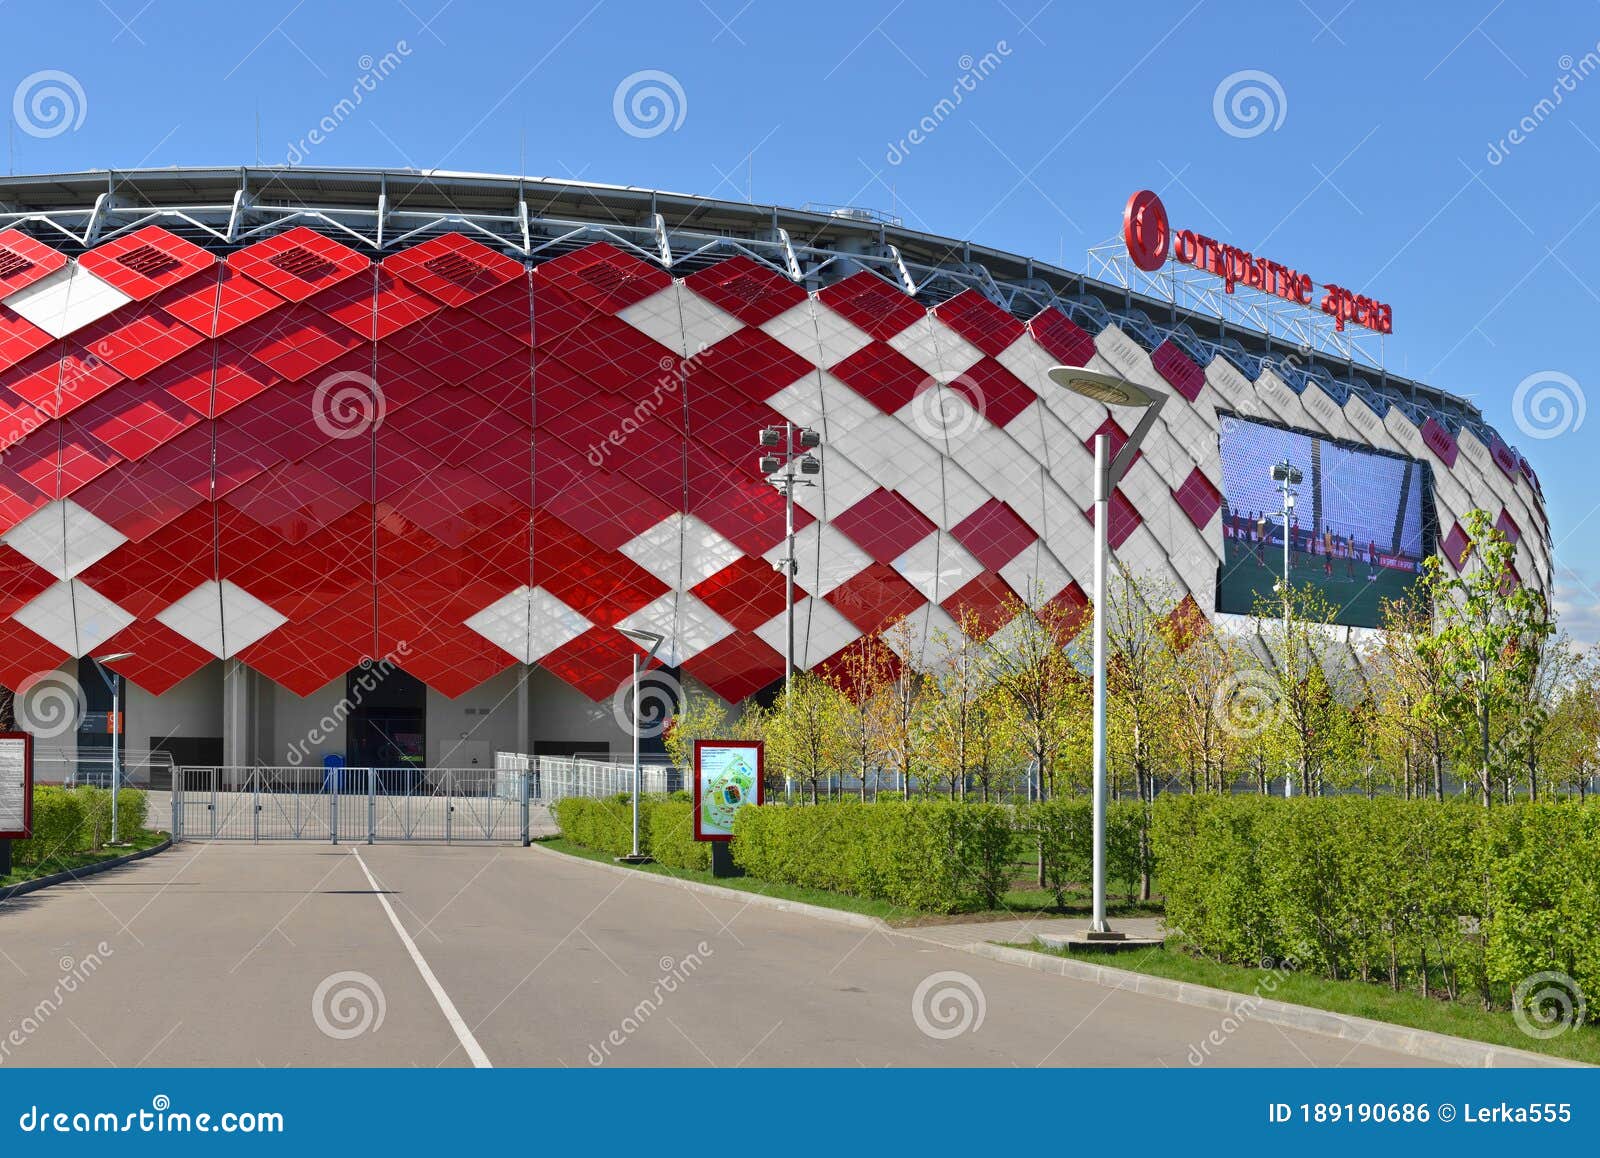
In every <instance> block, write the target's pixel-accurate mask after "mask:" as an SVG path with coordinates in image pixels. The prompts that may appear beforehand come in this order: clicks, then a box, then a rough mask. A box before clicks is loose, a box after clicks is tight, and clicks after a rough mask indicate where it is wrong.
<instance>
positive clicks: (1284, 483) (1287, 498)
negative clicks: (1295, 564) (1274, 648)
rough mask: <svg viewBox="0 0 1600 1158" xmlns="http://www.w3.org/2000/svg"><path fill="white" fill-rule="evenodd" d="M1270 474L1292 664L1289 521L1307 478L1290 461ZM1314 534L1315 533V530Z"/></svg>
mask: <svg viewBox="0 0 1600 1158" xmlns="http://www.w3.org/2000/svg"><path fill="white" fill-rule="evenodd" d="M1269 474H1270V477H1271V479H1272V481H1273V483H1274V484H1275V485H1276V486H1277V489H1278V494H1279V495H1281V496H1282V497H1283V578H1282V579H1280V580H1278V594H1279V595H1280V596H1282V597H1283V661H1284V662H1285V663H1289V662H1291V657H1290V654H1289V617H1290V615H1291V613H1292V610H1293V609H1292V606H1291V604H1290V592H1291V588H1290V585H1289V519H1290V517H1291V516H1292V515H1293V514H1294V500H1295V495H1297V494H1299V492H1298V491H1296V490H1295V489H1294V488H1295V487H1297V486H1299V485H1300V483H1301V482H1302V481H1303V480H1304V478H1305V476H1304V475H1302V474H1301V473H1300V468H1299V467H1297V466H1295V465H1294V463H1292V462H1290V461H1289V460H1288V459H1284V460H1283V461H1282V462H1279V463H1274V464H1273V466H1272V468H1271V471H1270V472H1269ZM1313 533H1315V529H1314V528H1313ZM1283 794H1284V795H1285V796H1293V795H1294V777H1293V776H1292V775H1291V774H1290V773H1288V772H1285V773H1284V776H1283Z"/></svg>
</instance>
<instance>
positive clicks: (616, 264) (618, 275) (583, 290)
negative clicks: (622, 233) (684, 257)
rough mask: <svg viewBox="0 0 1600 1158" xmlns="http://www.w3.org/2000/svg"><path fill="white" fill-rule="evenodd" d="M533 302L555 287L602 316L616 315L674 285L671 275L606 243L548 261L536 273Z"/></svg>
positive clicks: (586, 247)
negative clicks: (547, 289) (602, 314)
mask: <svg viewBox="0 0 1600 1158" xmlns="http://www.w3.org/2000/svg"><path fill="white" fill-rule="evenodd" d="M533 278H534V283H535V284H534V291H533V292H534V300H535V302H537V301H538V299H539V297H540V292H541V290H542V289H543V287H545V286H553V287H555V288H556V289H558V290H561V291H562V292H563V293H564V294H567V295H569V296H570V297H571V298H573V299H576V300H577V301H579V302H582V303H583V304H585V305H587V306H589V307H590V308H592V309H595V310H598V311H600V312H601V313H606V314H617V313H621V312H622V311H623V310H625V309H627V308H628V307H629V306H631V305H634V304H636V303H638V302H642V301H644V299H645V298H647V297H649V296H650V295H651V294H654V293H660V292H661V291H662V290H664V289H666V288H667V287H668V286H669V285H671V284H672V277H671V275H670V274H666V273H663V272H662V271H661V270H659V269H657V268H656V267H655V266H653V265H649V264H647V263H645V262H643V261H640V260H639V259H638V258H637V257H634V256H633V255H632V254H627V253H623V252H622V251H621V250H619V249H617V248H616V247H615V246H612V245H608V244H606V243H605V242H599V243H597V244H595V245H589V246H585V247H584V248H583V249H580V250H577V251H575V252H573V253H569V254H565V255H563V256H561V257H558V258H556V259H555V260H554V261H547V262H545V263H544V264H543V265H541V266H539V267H538V268H537V269H535V270H534V271H533Z"/></svg>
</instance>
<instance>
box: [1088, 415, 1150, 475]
mask: <svg viewBox="0 0 1600 1158" xmlns="http://www.w3.org/2000/svg"><path fill="white" fill-rule="evenodd" d="M1102 434H1103V435H1105V436H1106V437H1107V438H1109V439H1110V440H1111V448H1110V449H1111V456H1110V457H1111V459H1112V460H1115V459H1116V457H1117V452H1118V451H1120V450H1121V449H1122V445H1123V443H1125V442H1127V441H1128V432H1127V431H1125V430H1123V429H1122V427H1121V426H1119V425H1117V420H1116V419H1115V418H1112V417H1110V416H1109V415H1108V416H1107V417H1106V420H1105V421H1104V422H1102V423H1101V424H1100V425H1099V426H1097V427H1095V430H1094V433H1093V434H1091V435H1089V437H1088V438H1086V439H1084V440H1083V449H1085V450H1087V451H1088V452H1089V457H1090V458H1093V457H1094V440H1095V439H1097V438H1099V437H1100V436H1101V435H1102ZM1143 457H1144V451H1142V450H1141V451H1139V452H1138V453H1136V454H1135V455H1134V456H1133V462H1138V461H1139V460H1140V459H1141V458H1143ZM1128 465H1129V466H1132V465H1133V463H1129V464H1128Z"/></svg>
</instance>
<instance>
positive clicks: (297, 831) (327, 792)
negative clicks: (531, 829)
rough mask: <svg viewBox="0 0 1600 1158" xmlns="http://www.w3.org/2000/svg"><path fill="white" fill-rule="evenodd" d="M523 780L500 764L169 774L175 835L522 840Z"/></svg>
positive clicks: (190, 769)
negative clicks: (460, 766) (496, 765)
mask: <svg viewBox="0 0 1600 1158" xmlns="http://www.w3.org/2000/svg"><path fill="white" fill-rule="evenodd" d="M530 778H531V774H530V773H529V772H526V771H520V770H516V769H506V768H501V769H493V768H490V769H483V768H427V769H423V768H327V769H324V768H292V767H216V766H210V767H205V766H193V765H185V766H182V767H179V768H177V769H175V770H174V772H173V777H172V835H173V837H174V839H177V840H320V841H325V842H329V843H332V844H340V843H346V844H349V843H365V844H372V843H374V842H376V841H380V840H429V841H444V842H446V843H451V842H457V841H480V842H483V841H520V842H521V843H522V844H527V843H528V810H529V786H530Z"/></svg>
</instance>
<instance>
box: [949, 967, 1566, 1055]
mask: <svg viewBox="0 0 1600 1158" xmlns="http://www.w3.org/2000/svg"><path fill="white" fill-rule="evenodd" d="M962 948H964V949H965V950H966V951H967V952H969V953H974V954H976V955H977V956H979V957H987V958H989V959H990V960H993V961H1003V962H1005V963H1006V964H1008V965H1021V966H1023V967H1024V968H1028V969H1035V970H1038V971H1040V972H1043V973H1053V974H1055V975H1056V976H1058V977H1071V978H1073V979H1075V980H1078V981H1088V982H1090V983H1092V984H1095V985H1100V986H1104V987H1105V988H1107V989H1125V990H1128V991H1129V992H1133V993H1142V994H1145V995H1147V996H1150V997H1160V998H1163V999H1165V1000H1167V1001H1176V1002H1177V1003H1179V1004H1180V1005H1194V1006H1198V1007H1200V1008H1202V1009H1213V1010H1216V1011H1217V1012H1218V1013H1222V1014H1233V1015H1235V1016H1236V1017H1238V1018H1239V1019H1240V1020H1246V1019H1248V1020H1251V1021H1263V1022H1266V1023H1267V1024H1269V1025H1281V1026H1285V1027H1287V1028H1290V1029H1299V1030H1305V1031H1308V1032H1310V1033H1320V1034H1323V1035H1324V1036H1327V1037H1337V1038H1341V1039H1343V1040H1345V1041H1349V1042H1352V1043H1360V1044H1363V1045H1371V1046H1376V1047H1377V1048H1379V1049H1387V1050H1393V1051H1394V1052H1396V1053H1404V1054H1410V1055H1411V1056H1412V1057H1421V1058H1427V1059H1429V1060H1431V1061H1439V1062H1448V1063H1449V1064H1451V1065H1458V1066H1471V1067H1487V1068H1501V1067H1505V1066H1537V1067H1546V1066H1548V1067H1562V1068H1564V1067H1577V1068H1582V1063H1581V1062H1574V1061H1567V1060H1566V1059H1564V1058H1556V1057H1550V1056H1548V1055H1546V1054H1541V1053H1533V1052H1531V1051H1528V1050H1521V1049H1510V1048H1508V1047H1506V1046H1500V1045H1490V1044H1489V1043H1487V1042H1481V1041H1469V1040H1468V1039H1466V1038H1461V1037H1449V1036H1447V1035H1445V1034H1442V1033H1430V1032H1428V1031H1427V1030H1423V1029H1410V1028H1407V1027H1406V1026H1403V1025H1391V1024H1390V1023H1389V1022H1386V1021H1372V1020H1369V1019H1368V1018H1365V1017H1355V1016H1352V1015H1351V1014H1347V1013H1330V1012H1328V1011H1327V1010H1323V1009H1312V1008H1311V1007H1309V1006H1305V1005H1291V1004H1289V1003H1288V1002H1285V1001H1273V1000H1271V999H1268V998H1264V997H1262V998H1257V997H1252V996H1251V995H1249V994H1245V993H1234V992H1232V991H1230V990H1226V989H1213V988H1211V987H1210V986H1208V985H1191V984H1188V983H1187V982H1183V981H1171V980H1168V979H1167V978H1165V977H1151V976H1149V975H1148V974H1145V973H1135V972H1133V971H1132V970H1129V969H1115V968H1112V967H1111V966H1109V965H1093V964H1090V963H1089V962H1087V961H1074V960H1072V959H1070V958H1067V957H1057V956H1055V955H1053V954H1050V953H1040V952H1036V951H1035V950H1032V949H1013V948H1011V947H1010V946H1009V945H993V944H989V943H988V942H975V943H973V944H970V945H966V946H962ZM1241 1010H1242V1012H1241Z"/></svg>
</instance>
